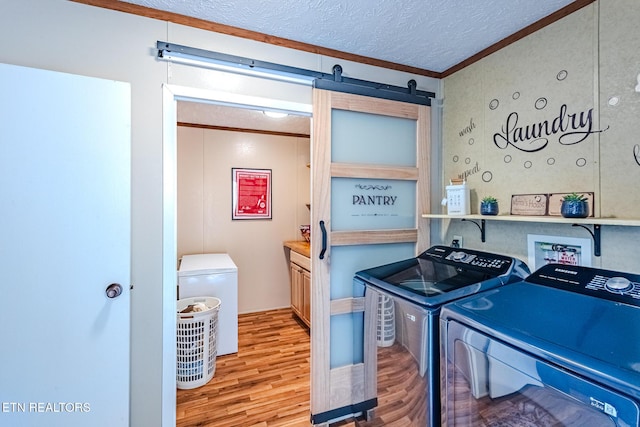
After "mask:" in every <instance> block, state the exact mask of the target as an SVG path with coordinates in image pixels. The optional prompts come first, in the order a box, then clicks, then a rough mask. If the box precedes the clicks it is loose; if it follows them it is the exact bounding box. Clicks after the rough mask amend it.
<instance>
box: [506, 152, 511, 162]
mask: <svg viewBox="0 0 640 427" xmlns="http://www.w3.org/2000/svg"><path fill="white" fill-rule="evenodd" d="M504 162H505V163H511V156H510V155H508V154H507V155H506V156H504Z"/></svg>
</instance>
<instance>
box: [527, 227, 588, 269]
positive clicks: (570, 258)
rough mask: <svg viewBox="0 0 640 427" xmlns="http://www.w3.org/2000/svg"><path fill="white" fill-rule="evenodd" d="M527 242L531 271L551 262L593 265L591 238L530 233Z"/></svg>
mask: <svg viewBox="0 0 640 427" xmlns="http://www.w3.org/2000/svg"><path fill="white" fill-rule="evenodd" d="M527 244H528V249H529V251H528V252H529V253H528V255H529V260H528V265H529V268H530V269H531V271H536V270H537V269H539V268H540V267H542V266H543V265H546V264H550V263H552V264H566V265H583V266H586V267H590V266H591V239H577V238H573V237H561V236H541V235H537V234H529V235H527Z"/></svg>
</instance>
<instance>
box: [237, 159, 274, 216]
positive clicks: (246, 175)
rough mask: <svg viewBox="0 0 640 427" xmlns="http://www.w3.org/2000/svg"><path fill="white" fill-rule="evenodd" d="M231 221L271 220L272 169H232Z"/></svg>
mask: <svg viewBox="0 0 640 427" xmlns="http://www.w3.org/2000/svg"><path fill="white" fill-rule="evenodd" d="M231 176H232V184H231V185H232V188H231V197H232V201H231V203H232V209H233V212H232V217H231V219H271V169H241V168H232V169H231Z"/></svg>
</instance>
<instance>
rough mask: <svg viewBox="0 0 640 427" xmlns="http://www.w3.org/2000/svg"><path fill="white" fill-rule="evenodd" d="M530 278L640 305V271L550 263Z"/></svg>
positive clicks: (528, 279) (533, 281)
mask: <svg viewBox="0 0 640 427" xmlns="http://www.w3.org/2000/svg"><path fill="white" fill-rule="evenodd" d="M527 282H530V283H536V284H539V285H545V286H551V287H554V288H558V289H564V290H568V291H572V292H577V293H581V294H584V295H591V296H595V297H597V298H603V299H607V300H610V301H616V302H623V303H626V304H631V305H635V306H638V307H640V275H637V274H631V273H624V272H620V271H611V270H602V269H599V268H591V267H581V266H575V265H562V264H547V265H545V266H543V267H541V268H540V269H538V270H537V271H536V272H535V273H533V274H532V275H530V276H529V277H528V278H527Z"/></svg>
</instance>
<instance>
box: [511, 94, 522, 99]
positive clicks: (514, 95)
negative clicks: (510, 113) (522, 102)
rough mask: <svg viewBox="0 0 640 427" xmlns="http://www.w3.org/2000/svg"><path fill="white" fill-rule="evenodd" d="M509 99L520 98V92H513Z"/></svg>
mask: <svg viewBox="0 0 640 427" xmlns="http://www.w3.org/2000/svg"><path fill="white" fill-rule="evenodd" d="M511 97H512V98H513V99H518V98H520V92H513V95H511Z"/></svg>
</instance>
